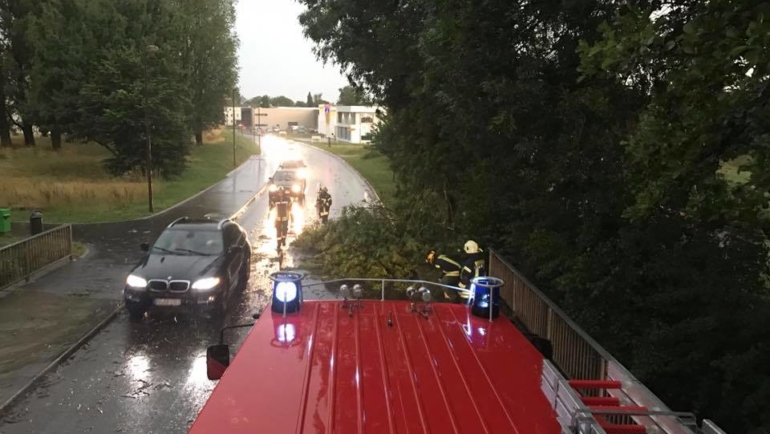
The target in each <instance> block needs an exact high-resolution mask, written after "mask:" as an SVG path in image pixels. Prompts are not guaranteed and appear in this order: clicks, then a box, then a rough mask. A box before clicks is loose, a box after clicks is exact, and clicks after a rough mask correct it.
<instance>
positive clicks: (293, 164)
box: [283, 160, 302, 169]
mask: <svg viewBox="0 0 770 434" xmlns="http://www.w3.org/2000/svg"><path fill="white" fill-rule="evenodd" d="M283 167H285V168H288V169H293V168H297V167H302V161H300V160H290V161H284V162H283Z"/></svg>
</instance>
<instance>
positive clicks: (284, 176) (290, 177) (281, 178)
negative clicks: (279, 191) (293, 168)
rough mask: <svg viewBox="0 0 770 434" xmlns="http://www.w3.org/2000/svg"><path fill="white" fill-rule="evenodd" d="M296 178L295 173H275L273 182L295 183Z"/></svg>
mask: <svg viewBox="0 0 770 434" xmlns="http://www.w3.org/2000/svg"><path fill="white" fill-rule="evenodd" d="M295 178H296V176H295V175H294V173H293V172H287V171H281V172H276V173H275V176H274V177H273V180H274V181H277V182H286V181H294V179H295Z"/></svg>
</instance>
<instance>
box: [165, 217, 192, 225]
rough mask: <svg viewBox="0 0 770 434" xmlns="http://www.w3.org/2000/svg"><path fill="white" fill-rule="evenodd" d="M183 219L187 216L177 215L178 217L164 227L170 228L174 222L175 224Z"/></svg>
mask: <svg viewBox="0 0 770 434" xmlns="http://www.w3.org/2000/svg"><path fill="white" fill-rule="evenodd" d="M185 220H187V216H184V217H179V218H178V219H176V220H174V221H173V222H171V223H170V224H169V225H168V226H166V228H170V227H171V226H174V225H175V224H177V223H179V222H183V221H185Z"/></svg>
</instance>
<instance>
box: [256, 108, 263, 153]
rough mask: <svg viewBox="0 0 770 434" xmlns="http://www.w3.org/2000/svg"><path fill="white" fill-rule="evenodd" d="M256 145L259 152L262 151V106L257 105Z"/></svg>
mask: <svg viewBox="0 0 770 434" xmlns="http://www.w3.org/2000/svg"><path fill="white" fill-rule="evenodd" d="M257 146H259V153H260V154H261V153H262V106H261V105H258V106H257Z"/></svg>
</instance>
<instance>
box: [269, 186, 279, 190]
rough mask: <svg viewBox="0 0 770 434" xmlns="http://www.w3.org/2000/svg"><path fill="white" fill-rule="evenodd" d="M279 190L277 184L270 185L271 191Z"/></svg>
mask: <svg viewBox="0 0 770 434" xmlns="http://www.w3.org/2000/svg"><path fill="white" fill-rule="evenodd" d="M276 190H278V186H277V185H275V184H272V185H270V191H276Z"/></svg>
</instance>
